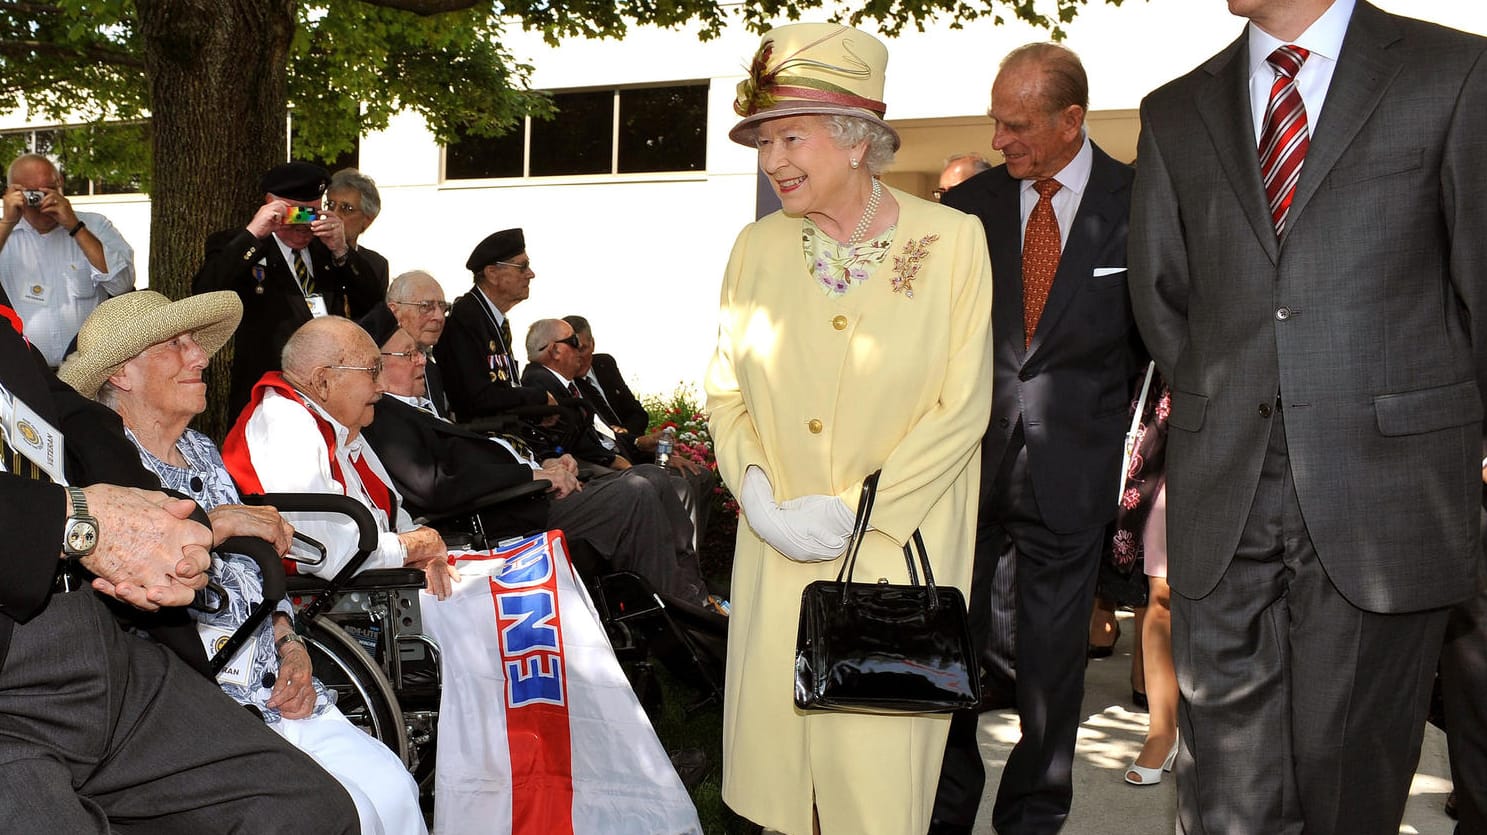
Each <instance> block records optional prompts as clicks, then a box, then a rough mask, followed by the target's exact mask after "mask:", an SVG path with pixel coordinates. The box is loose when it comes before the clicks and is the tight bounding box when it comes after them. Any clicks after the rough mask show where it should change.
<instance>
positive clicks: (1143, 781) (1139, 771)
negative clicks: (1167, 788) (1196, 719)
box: [1126, 740, 1177, 786]
mask: <svg viewBox="0 0 1487 835" xmlns="http://www.w3.org/2000/svg"><path fill="white" fill-rule="evenodd" d="M1176 761H1177V740H1173V741H1172V750H1171V751H1168V752H1167V759H1165V760H1162V767H1161V768H1147V767H1146V766H1144V765H1136V761H1135V760H1131V764H1130V766H1128V767H1127V768H1126V782H1127V783H1130V784H1131V785H1133V786H1155V785H1156V784H1157V783H1160V782H1162V772H1164V771H1171V770H1172V763H1174V762H1176ZM1132 774H1134V775H1136V777H1137V778H1138V779H1136V780H1132V779H1131V775H1132Z"/></svg>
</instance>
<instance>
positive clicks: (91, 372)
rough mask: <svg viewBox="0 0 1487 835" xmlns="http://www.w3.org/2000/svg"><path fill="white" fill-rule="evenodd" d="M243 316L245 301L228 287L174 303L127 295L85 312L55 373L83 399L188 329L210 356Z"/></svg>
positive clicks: (149, 294)
mask: <svg viewBox="0 0 1487 835" xmlns="http://www.w3.org/2000/svg"><path fill="white" fill-rule="evenodd" d="M242 318H243V303H242V301H240V300H239V299H238V295H237V293H234V292H232V291H231V290H221V291H218V292H215V293H202V294H201V295H198V296H188V297H186V298H184V299H181V300H180V301H178V302H173V301H171V300H170V299H168V298H166V297H165V296H162V295H161V294H159V293H157V292H155V291H154V290H136V291H134V292H132V293H125V294H124V295H122V296H116V297H114V298H112V299H109V300H108V301H106V302H104V303H103V304H100V305H98V307H96V308H94V310H93V312H92V313H90V314H88V318H87V319H86V320H85V321H84V322H83V327H82V330H81V331H79V332H78V335H77V350H76V351H73V352H72V353H71V354H69V355H68V356H67V360H66V361H65V362H63V363H62V368H61V369H60V370H59V371H58V372H57V376H58V377H60V378H62V382H64V383H66V384H68V385H69V386H72V387H73V388H75V389H77V390H78V392H79V393H81V394H82V395H83V396H84V397H97V396H98V390H99V389H100V388H102V387H103V383H104V381H105V380H107V379H108V376H109V374H110V373H111V372H113V371H114V370H115V369H116V368H118V367H119V366H120V365H123V364H124V363H126V362H128V361H129V360H131V359H133V358H135V357H137V356H139V354H140V352H141V351H143V350H144V349H146V348H148V347H150V346H151V345H154V344H156V343H158V342H164V341H165V340H167V339H170V338H171V337H173V336H176V335H177V334H182V333H187V332H190V334H191V335H192V336H193V337H194V338H195V339H196V343H197V344H198V345H200V346H201V347H202V350H204V351H206V352H207V356H211V355H212V354H215V353H217V351H218V349H220V348H221V347H222V346H223V345H226V344H227V340H229V339H231V338H232V332H233V331H235V330H237V326H238V322H239V321H240V320H241V319H242Z"/></svg>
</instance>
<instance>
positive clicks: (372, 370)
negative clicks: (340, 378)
mask: <svg viewBox="0 0 1487 835" xmlns="http://www.w3.org/2000/svg"><path fill="white" fill-rule="evenodd" d="M320 367H321V368H329V369H332V370H335V371H365V372H367V373H368V374H370V375H372V379H373V380H375V379H377V378H378V377H381V376H382V359H381V357H378V359H377V362H376V363H375V364H373V365H370V366H366V365H322V366H320Z"/></svg>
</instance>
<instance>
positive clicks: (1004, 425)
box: [996, 417, 1012, 429]
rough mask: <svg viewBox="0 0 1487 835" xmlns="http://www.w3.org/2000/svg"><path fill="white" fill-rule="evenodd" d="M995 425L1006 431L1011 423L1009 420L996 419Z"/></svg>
mask: <svg viewBox="0 0 1487 835" xmlns="http://www.w3.org/2000/svg"><path fill="white" fill-rule="evenodd" d="M996 424H997V426H1000V427H1002V428H1003V429H1006V428H1007V427H1008V426H1011V425H1012V421H1011V420H1009V419H1007V418H1004V417H1002V418H997V419H996Z"/></svg>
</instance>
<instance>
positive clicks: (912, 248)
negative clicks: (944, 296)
mask: <svg viewBox="0 0 1487 835" xmlns="http://www.w3.org/2000/svg"><path fill="white" fill-rule="evenodd" d="M939 239H940V236H939V235H925V236H924V237H922V238H920V239H919V240H917V241H916V240H913V239H912V238H911V239H909V242H908V243H906V244H904V254H903V255H895V256H893V292H895V293H898V292H902V293H903V294H904V296H905V297H907V298H910V299H912V298H914V276H916V275H918V274H919V268H920V267H922V266H924V259H926V258H928V257H929V245H930V244H932V243H934V242H935V241H938V240H939Z"/></svg>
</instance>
